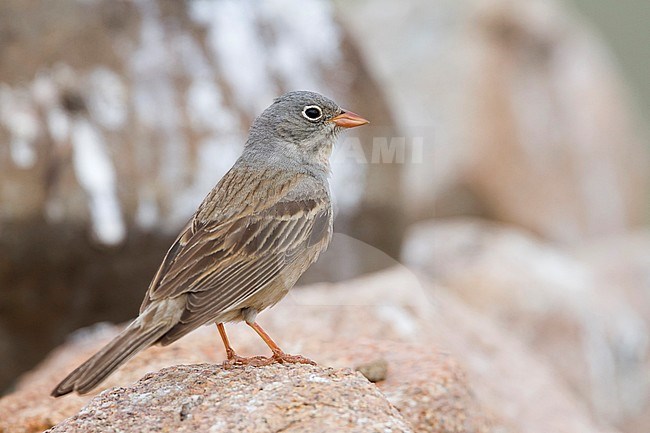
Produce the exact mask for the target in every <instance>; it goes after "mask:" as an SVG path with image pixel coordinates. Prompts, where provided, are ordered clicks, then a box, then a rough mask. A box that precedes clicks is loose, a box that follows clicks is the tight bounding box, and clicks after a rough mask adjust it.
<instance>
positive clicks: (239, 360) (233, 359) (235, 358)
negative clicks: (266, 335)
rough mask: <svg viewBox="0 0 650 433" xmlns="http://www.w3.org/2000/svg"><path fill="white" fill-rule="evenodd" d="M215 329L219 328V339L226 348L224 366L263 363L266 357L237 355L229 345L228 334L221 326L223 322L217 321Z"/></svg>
mask: <svg viewBox="0 0 650 433" xmlns="http://www.w3.org/2000/svg"><path fill="white" fill-rule="evenodd" d="M217 329H218V330H219V335H221V340H223V345H224V347H225V348H226V356H227V357H228V358H227V359H226V360H225V361H224V362H223V366H224V368H230V367H232V366H233V365H256V366H257V365H265V362H266V359H267V358H264V357H263V356H254V357H252V358H244V357H242V356H239V355H237V354H236V353H235V349H233V348H232V346H231V345H230V340H229V339H228V334H226V327H225V326H223V323H217Z"/></svg>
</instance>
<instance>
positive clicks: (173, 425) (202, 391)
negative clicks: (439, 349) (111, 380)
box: [48, 364, 413, 433]
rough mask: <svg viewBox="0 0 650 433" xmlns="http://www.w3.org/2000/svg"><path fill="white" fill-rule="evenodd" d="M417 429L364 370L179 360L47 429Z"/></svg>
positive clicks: (63, 432) (69, 432)
mask: <svg viewBox="0 0 650 433" xmlns="http://www.w3.org/2000/svg"><path fill="white" fill-rule="evenodd" d="M106 431H121V432H142V433H147V432H158V431H174V432H179V433H182V432H196V431H205V432H207V431H209V432H211V433H220V432H224V433H227V432H228V433H229V432H233V431H238V432H242V433H244V432H259V433H265V432H268V433H276V432H287V433H290V432H296V433H297V432H324V431H337V432H338V431H340V432H359V433H361V432H377V433H390V432H394V433H400V432H405V433H407V432H412V431H413V430H412V429H411V428H410V427H409V426H408V424H407V423H406V422H405V421H404V419H403V418H402V416H401V415H400V414H399V412H398V411H397V410H396V409H395V408H394V407H393V406H392V405H391V404H390V403H388V401H387V400H386V398H385V397H384V396H383V395H382V394H381V393H380V392H379V390H378V389H377V388H376V387H375V386H374V385H372V384H371V383H369V382H368V381H367V380H366V379H365V378H364V377H363V376H361V374H359V373H353V372H352V371H350V370H334V369H331V368H330V369H325V368H320V367H314V366H308V365H289V366H284V365H272V366H266V367H261V368H255V367H234V368H230V369H224V368H223V367H219V366H215V365H207V364H202V365H182V366H177V367H170V368H165V369H163V370H160V371H158V372H156V373H151V374H148V375H146V376H145V377H144V378H143V379H141V380H139V381H138V382H136V383H135V384H133V385H132V386H129V387H125V388H114V389H112V390H110V391H107V392H104V393H102V394H100V395H99V396H97V397H95V398H93V399H92V400H91V401H90V403H88V404H87V405H86V406H85V407H84V408H83V409H81V411H80V412H79V413H78V414H77V415H75V416H73V417H72V418H69V419H67V420H66V421H64V422H62V423H60V424H58V425H57V426H56V427H54V428H52V429H50V430H48V432H50V433H93V432H97V433H100V432H106Z"/></svg>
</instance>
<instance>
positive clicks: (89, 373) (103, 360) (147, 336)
mask: <svg viewBox="0 0 650 433" xmlns="http://www.w3.org/2000/svg"><path fill="white" fill-rule="evenodd" d="M139 319H140V318H138V319H136V320H134V321H133V322H132V323H131V324H130V325H129V326H128V327H127V328H126V329H125V330H124V331H122V332H121V333H120V335H118V336H117V337H115V338H114V339H113V340H112V341H111V342H110V343H108V344H107V345H106V346H104V347H103V348H102V349H101V350H100V351H99V352H97V353H96V354H95V355H93V356H92V357H91V358H90V359H88V360H87V361H86V362H84V363H83V364H81V365H80V366H79V367H77V368H76V369H75V370H74V371H73V372H72V373H70V374H69V375H68V377H66V378H65V379H63V381H61V383H59V384H58V385H57V386H56V388H54V390H53V391H52V396H53V397H59V396H62V395H65V394H68V393H70V392H72V391H77V392H78V393H79V394H85V393H87V392H89V391H90V390H92V389H93V388H94V387H96V386H97V385H99V384H100V382H102V381H103V380H104V379H106V377H107V376H108V375H109V374H111V373H112V372H113V371H115V369H117V368H118V367H119V366H120V365H122V364H123V363H125V362H126V361H128V360H129V359H130V358H131V357H133V356H134V355H135V354H136V353H138V352H139V351H140V350H142V349H144V348H146V347H148V346H150V345H152V344H153V343H155V342H156V341H158V340H159V339H160V338H161V337H162V336H163V335H164V334H165V333H166V332H167V331H168V330H169V329H170V324H168V323H151V322H149V324H147V325H145V324H144V323H143V322H142V321H141V320H139Z"/></svg>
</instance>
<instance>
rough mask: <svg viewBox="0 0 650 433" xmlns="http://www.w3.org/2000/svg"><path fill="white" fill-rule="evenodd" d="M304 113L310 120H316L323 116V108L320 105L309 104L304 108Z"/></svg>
mask: <svg viewBox="0 0 650 433" xmlns="http://www.w3.org/2000/svg"><path fill="white" fill-rule="evenodd" d="M302 115H303V117H304V118H305V119H307V120H309V121H310V122H316V121H318V120H320V118H321V117H323V110H322V109H321V108H320V107H319V106H318V105H307V106H306V107H305V108H303V110H302Z"/></svg>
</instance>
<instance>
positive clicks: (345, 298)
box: [0, 267, 612, 433]
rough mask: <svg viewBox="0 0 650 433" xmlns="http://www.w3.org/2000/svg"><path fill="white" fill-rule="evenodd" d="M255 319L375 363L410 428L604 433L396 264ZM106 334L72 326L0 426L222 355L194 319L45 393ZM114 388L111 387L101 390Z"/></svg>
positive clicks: (510, 350)
mask: <svg viewBox="0 0 650 433" xmlns="http://www.w3.org/2000/svg"><path fill="white" fill-rule="evenodd" d="M260 321H261V323H262V325H263V326H264V327H265V329H267V330H268V331H269V333H270V334H271V335H273V336H274V337H275V338H276V339H277V341H278V342H279V344H280V345H281V347H282V348H283V349H284V350H286V351H287V352H289V353H300V354H303V355H305V356H307V357H310V358H312V359H314V360H315V361H317V362H318V363H319V364H320V365H321V366H329V367H333V368H344V367H352V366H356V365H360V364H365V363H369V362H372V361H375V360H377V359H383V360H385V361H386V364H387V369H386V372H387V373H386V378H385V380H384V381H382V382H380V383H379V384H378V385H379V388H380V390H381V392H382V393H383V394H384V395H385V396H386V397H387V398H388V400H389V401H390V402H391V403H392V404H393V405H394V406H395V407H396V408H397V409H398V410H399V411H400V413H401V414H402V416H403V417H404V418H405V420H406V422H408V423H409V424H410V425H412V426H413V429H414V431H418V432H444V433H452V432H454V433H461V432H468V433H469V432H495V433H496V432H505V433H507V432H513V433H514V432H526V433H548V432H549V431H553V432H558V433H583V432H584V433H587V432H589V433H594V432H596V433H599V432H603V433H604V432H612V430H609V429H607V428H603V427H600V426H599V425H597V424H596V423H595V422H594V421H593V420H591V419H590V418H589V417H588V415H587V414H586V412H585V411H584V410H583V409H582V408H581V406H580V404H579V403H578V402H577V401H576V400H575V399H574V397H573V396H572V394H571V392H570V391H569V390H568V389H567V388H566V387H565V386H564V385H562V384H561V383H560V382H559V381H558V380H557V379H556V376H555V373H553V372H552V371H551V370H550V369H549V368H548V367H547V366H546V365H545V364H544V363H543V362H542V361H541V360H540V359H536V358H535V357H534V356H533V355H532V354H531V353H530V352H529V351H528V350H527V349H526V348H525V347H524V345H523V344H521V343H520V342H519V341H517V340H516V339H514V338H513V337H511V336H509V335H508V334H506V333H505V332H504V331H502V330H499V329H498V328H496V327H494V326H493V325H492V324H491V323H490V322H489V321H488V320H486V319H485V318H483V317H481V315H480V314H478V313H476V312H474V311H471V310H469V309H467V308H466V307H464V306H463V304H462V303H460V302H458V301H457V300H456V299H454V298H453V297H452V296H450V295H449V294H448V293H447V292H446V290H444V289H442V288H440V287H434V286H430V284H429V283H428V282H427V281H426V280H419V279H418V278H417V277H416V276H415V275H413V274H412V273H410V272H409V271H408V270H406V269H404V268H398V267H396V268H393V269H391V270H389V271H386V272H382V273H377V274H374V275H370V276H367V277H364V278H360V279H357V280H352V281H348V282H345V283H340V284H321V285H315V286H311V287H307V288H304V289H302V290H296V291H293V292H292V293H291V294H290V295H289V296H288V297H287V298H286V299H285V300H284V301H283V302H282V303H280V304H279V305H278V306H277V307H275V308H274V309H272V310H271V311H269V312H268V313H265V314H262V315H261V318H260ZM117 331H118V329H117V328H114V327H99V328H96V329H94V330H92V329H91V330H86V331H84V332H83V333H78V334H77V336H76V337H75V338H73V339H71V341H70V342H69V343H67V344H66V345H65V346H63V347H61V348H59V349H57V350H56V351H55V352H54V353H53V354H52V355H51V356H50V357H49V358H48V359H47V360H45V361H44V362H43V363H42V364H41V366H39V368H37V369H36V370H34V371H33V372H31V373H29V374H28V375H25V376H24V377H23V378H22V379H21V380H20V382H19V385H18V389H17V390H16V391H15V392H14V393H13V394H11V395H8V396H6V397H4V398H3V399H2V400H0V413H6V414H11V416H10V417H8V418H4V417H3V418H2V419H0V431H11V432H16V433H23V432H34V431H39V430H38V429H39V428H40V429H42V428H44V427H43V426H45V427H49V426H52V425H54V424H57V423H59V422H61V421H63V420H64V419H65V418H66V417H69V416H72V415H74V414H75V413H77V412H78V411H79V410H80V408H82V407H83V406H84V405H85V404H87V403H88V401H89V400H90V399H91V398H92V397H93V395H96V394H97V393H99V392H100V391H101V389H105V388H107V387H112V386H129V384H131V383H133V382H134V381H136V380H137V379H139V378H140V377H142V376H143V375H144V374H146V373H147V372H151V371H157V370H159V369H160V368H163V367H166V366H170V365H176V364H186V363H197V362H217V361H220V360H222V359H224V353H223V349H222V347H221V343H220V341H219V337H218V333H217V332H216V329H214V326H212V327H203V328H201V329H199V330H197V331H195V332H193V333H192V334H190V335H188V336H187V337H185V338H183V339H181V340H180V341H178V342H177V343H175V344H173V345H171V346H169V347H166V348H161V347H152V348H150V349H148V350H147V351H145V352H143V353H140V354H139V355H138V356H136V357H135V358H134V359H133V360H131V361H130V362H129V363H127V364H126V365H125V366H123V367H122V368H120V369H119V370H118V371H117V372H116V373H115V374H114V375H112V376H111V377H109V379H108V380H107V381H106V383H105V384H104V385H102V387H101V388H100V389H98V390H97V391H96V392H95V393H94V394H92V395H89V396H83V397H80V396H76V395H73V396H66V397H64V398H60V399H53V398H51V397H49V396H48V394H49V391H50V390H51V388H52V387H53V386H54V385H55V384H56V383H57V382H58V381H59V380H60V379H61V378H62V377H64V376H65V374H66V373H67V372H68V371H69V370H71V369H72V368H74V367H75V366H76V365H77V364H79V363H80V362H81V361H82V360H84V359H85V358H86V357H87V356H90V355H91V354H92V353H93V352H94V351H95V350H97V349H98V348H99V347H100V346H101V345H102V344H104V343H106V342H107V341H108V339H109V338H110V337H111V336H113V335H115V334H116V333H117ZM228 332H229V335H230V339H231V342H232V343H233V345H234V347H235V349H236V350H237V351H238V353H239V354H240V355H245V356H250V355H257V354H265V353H267V352H268V349H267V348H266V347H265V345H264V343H263V342H262V341H261V340H260V339H259V338H258V337H257V336H256V335H254V333H253V332H252V331H251V330H250V329H248V328H247V327H246V326H244V325H239V326H228ZM447 351H448V352H450V353H451V354H448V353H446V352H447ZM278 368H284V367H278ZM123 393H124V390H123V389H122V388H118V389H117V390H114V391H111V392H110V393H109V394H103V395H104V396H106V395H115V396H117V395H119V396H122V395H125V394H123ZM30 426H38V427H37V428H31V429H30Z"/></svg>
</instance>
